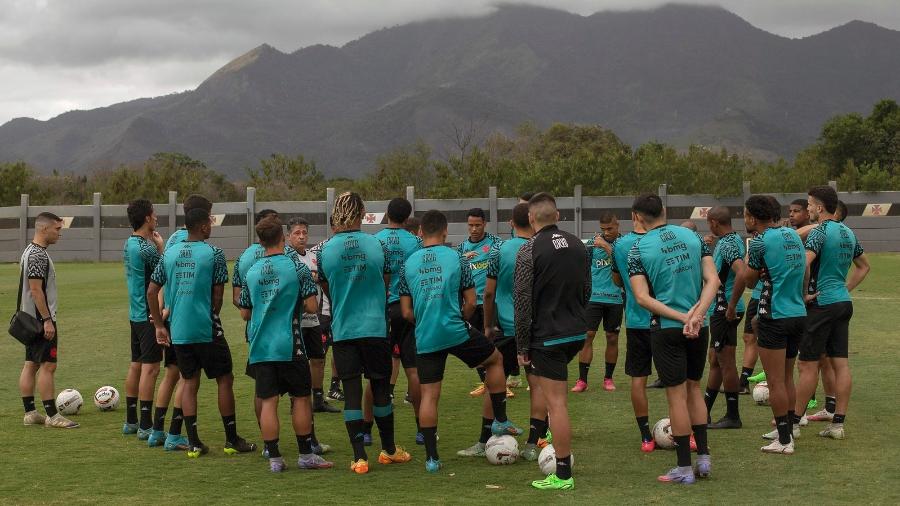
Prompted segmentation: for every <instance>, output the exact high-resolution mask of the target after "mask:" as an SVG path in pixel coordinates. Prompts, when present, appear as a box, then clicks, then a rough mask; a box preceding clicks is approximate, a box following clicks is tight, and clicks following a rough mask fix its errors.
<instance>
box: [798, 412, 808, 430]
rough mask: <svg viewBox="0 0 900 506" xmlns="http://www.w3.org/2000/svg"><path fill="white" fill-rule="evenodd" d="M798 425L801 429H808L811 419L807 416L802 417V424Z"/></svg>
mask: <svg viewBox="0 0 900 506" xmlns="http://www.w3.org/2000/svg"><path fill="white" fill-rule="evenodd" d="M797 425H799V426H801V427H806V426H807V425H809V417H807V416H806V415H803V416H801V417H800V423H798V424H797Z"/></svg>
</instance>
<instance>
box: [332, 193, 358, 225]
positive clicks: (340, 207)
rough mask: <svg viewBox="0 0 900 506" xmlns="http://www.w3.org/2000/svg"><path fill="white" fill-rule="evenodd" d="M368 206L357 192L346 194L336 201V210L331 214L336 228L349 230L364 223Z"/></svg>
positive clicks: (339, 196) (338, 197)
mask: <svg viewBox="0 0 900 506" xmlns="http://www.w3.org/2000/svg"><path fill="white" fill-rule="evenodd" d="M365 212H366V206H365V204H363V199H362V197H360V196H359V194H358V193H356V192H344V193H342V194H340V195H338V196H337V198H336V199H334V210H333V211H332V212H331V217H332V220H333V221H334V226H335V227H338V228H347V227H350V226H351V225H353V224H354V223H357V222H359V221H362V217H363V213H365Z"/></svg>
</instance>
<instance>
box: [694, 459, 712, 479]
mask: <svg viewBox="0 0 900 506" xmlns="http://www.w3.org/2000/svg"><path fill="white" fill-rule="evenodd" d="M694 472H695V473H696V475H697V477H698V478H709V474H710V473H711V472H712V460H711V459H710V456H709V455H697V464H696V465H695V466H694Z"/></svg>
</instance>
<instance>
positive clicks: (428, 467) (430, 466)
mask: <svg viewBox="0 0 900 506" xmlns="http://www.w3.org/2000/svg"><path fill="white" fill-rule="evenodd" d="M442 467H444V464H441V461H440V460H434V459H428V460H426V461H425V472H428V473H436V472H438V471H440V470H441V468H442Z"/></svg>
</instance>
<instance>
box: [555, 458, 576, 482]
mask: <svg viewBox="0 0 900 506" xmlns="http://www.w3.org/2000/svg"><path fill="white" fill-rule="evenodd" d="M556 477H557V478H559V479H561V480H568V479H569V478H571V477H572V455H571V454H569V455H566V456H565V457H556Z"/></svg>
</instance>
